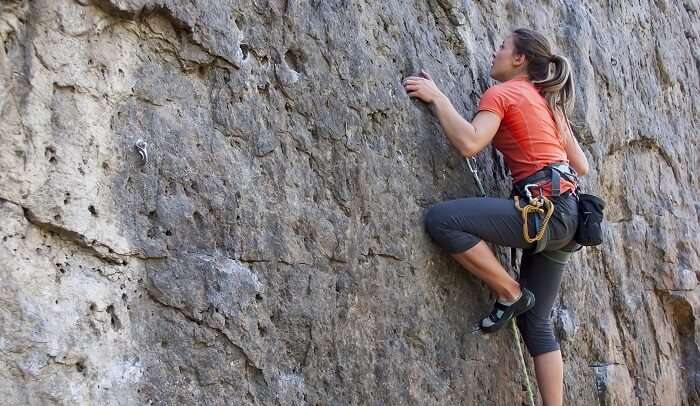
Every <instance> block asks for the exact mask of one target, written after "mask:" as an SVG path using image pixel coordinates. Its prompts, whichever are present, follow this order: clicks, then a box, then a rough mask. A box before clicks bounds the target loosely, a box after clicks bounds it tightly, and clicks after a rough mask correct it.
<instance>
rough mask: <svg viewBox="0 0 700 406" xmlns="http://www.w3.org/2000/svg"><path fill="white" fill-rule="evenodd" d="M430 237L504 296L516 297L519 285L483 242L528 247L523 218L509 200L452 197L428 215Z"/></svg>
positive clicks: (427, 222) (427, 224) (502, 297)
mask: <svg viewBox="0 0 700 406" xmlns="http://www.w3.org/2000/svg"><path fill="white" fill-rule="evenodd" d="M425 226H426V229H427V231H428V234H429V235H430V237H431V238H432V239H433V240H434V241H435V242H436V243H437V244H438V245H440V246H441V247H442V248H444V249H445V250H447V251H448V252H449V253H450V254H451V255H452V257H453V258H455V260H457V262H459V264H460V265H462V267H464V268H465V269H466V270H468V271H469V272H471V273H472V274H474V275H475V276H476V277H478V278H479V279H481V280H483V281H484V282H485V283H486V284H487V285H488V286H489V287H490V288H491V289H492V290H493V291H494V292H495V293H496V294H497V295H498V297H499V298H501V299H507V300H508V299H514V298H517V297H518V296H519V295H520V287H519V284H518V282H516V281H515V280H514V279H513V278H512V277H511V276H510V275H509V274H508V272H506V270H505V269H504V268H503V266H502V265H501V263H500V262H499V261H498V259H497V258H496V256H495V255H494V254H493V252H492V251H491V249H490V248H489V247H488V246H487V245H486V244H485V243H484V241H488V242H491V243H495V244H498V245H503V246H509V247H516V248H528V247H529V246H530V244H528V243H527V242H526V241H525V240H524V238H523V232H522V227H523V220H522V217H521V215H520V212H518V210H517V209H516V208H515V206H514V205H513V201H512V200H510V199H497V198H490V197H483V198H467V199H457V200H450V201H447V202H442V203H438V204H436V205H434V206H433V207H431V208H430V210H429V211H428V212H427V213H426V215H425Z"/></svg>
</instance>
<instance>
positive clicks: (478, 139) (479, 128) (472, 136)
mask: <svg viewBox="0 0 700 406" xmlns="http://www.w3.org/2000/svg"><path fill="white" fill-rule="evenodd" d="M421 72H422V74H423V76H424V77H416V76H410V77H408V78H406V79H405V80H404V82H403V84H404V87H405V88H406V91H407V92H408V95H409V96H410V97H415V98H417V99H419V100H421V101H424V102H426V103H429V104H431V105H432V106H433V108H434V110H435V115H437V117H438V120H439V121H440V125H441V126H442V129H443V131H444V132H445V135H446V136H447V138H448V139H449V140H450V143H451V144H452V145H453V146H454V147H455V148H457V150H458V151H459V152H460V154H462V155H463V156H464V157H467V158H469V157H472V156H474V155H476V154H477V153H478V152H479V151H481V150H482V149H484V148H485V147H486V146H487V145H488V144H489V143H490V142H491V140H492V139H493V137H494V136H495V135H496V132H497V131H498V127H499V126H500V125H501V118H500V117H499V116H498V114H496V113H492V112H490V111H480V112H479V113H477V115H476V117H474V120H472V122H471V123H470V122H469V121H467V120H465V119H464V118H463V117H462V116H461V115H460V114H459V113H458V112H457V110H455V108H454V106H452V103H451V102H450V99H448V98H447V96H445V95H444V94H443V93H442V92H441V91H440V89H438V88H437V85H435V82H433V79H432V78H431V77H430V75H429V74H428V73H427V72H425V71H421Z"/></svg>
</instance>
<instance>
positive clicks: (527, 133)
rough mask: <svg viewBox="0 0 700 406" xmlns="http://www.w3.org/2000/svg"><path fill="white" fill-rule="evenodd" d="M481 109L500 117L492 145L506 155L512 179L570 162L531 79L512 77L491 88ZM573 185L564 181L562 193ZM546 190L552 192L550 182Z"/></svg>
mask: <svg viewBox="0 0 700 406" xmlns="http://www.w3.org/2000/svg"><path fill="white" fill-rule="evenodd" d="M479 111H490V112H493V113H496V114H498V116H499V117H500V118H501V126H500V127H499V128H498V132H497V133H496V135H495V136H494V138H493V145H494V146H495V147H496V149H497V150H499V151H500V152H501V153H502V154H503V159H504V160H505V162H506V165H508V169H510V172H511V174H512V176H513V182H518V181H520V180H522V179H525V178H527V177H528V176H530V175H532V174H533V173H535V172H537V171H538V170H540V169H542V168H544V167H545V166H547V165H549V164H551V163H555V162H568V158H567V156H566V151H565V150H564V141H563V139H562V137H561V135H560V134H559V129H558V128H557V124H556V121H554V116H553V115H552V113H551V110H550V109H549V106H547V101H546V100H545V99H544V97H542V95H541V94H540V92H539V91H538V90H537V88H536V87H535V85H534V84H532V82H530V81H529V80H527V79H519V78H518V79H512V80H509V81H507V82H503V83H499V84H497V85H495V86H492V87H490V88H489V89H488V90H486V92H485V93H484V95H483V96H482V97H481V100H480V101H479ZM574 188H575V187H574V185H573V184H572V183H570V182H568V181H566V180H564V179H562V180H561V193H564V192H566V191H568V190H573V189H574ZM544 192H545V195H547V196H549V195H550V194H551V185H550V182H548V183H547V184H546V185H545V186H544Z"/></svg>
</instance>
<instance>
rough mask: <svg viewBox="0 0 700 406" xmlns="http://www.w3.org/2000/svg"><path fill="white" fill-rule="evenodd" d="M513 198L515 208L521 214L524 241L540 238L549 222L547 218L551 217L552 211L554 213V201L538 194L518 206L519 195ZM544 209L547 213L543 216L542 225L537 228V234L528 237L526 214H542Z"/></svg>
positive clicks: (533, 240) (530, 241)
mask: <svg viewBox="0 0 700 406" xmlns="http://www.w3.org/2000/svg"><path fill="white" fill-rule="evenodd" d="M514 200H515V208H516V209H518V211H520V213H521V214H522V215H523V237H524V238H525V241H527V242H528V243H533V242H535V241H539V240H541V239H542V236H543V235H544V232H545V231H546V230H547V223H549V219H550V218H551V217H552V213H554V203H552V201H551V200H549V199H547V198H546V197H544V196H539V197H536V198H533V199H530V203H528V204H527V205H526V206H524V207H520V198H519V196H515V197H514ZM543 207H544V208H543ZM545 209H546V211H547V214H546V215H545V216H544V220H543V221H542V226H541V227H540V229H539V230H537V234H535V237H534V238H533V237H530V233H529V231H528V229H527V226H528V222H527V216H528V215H529V214H530V213H539V214H542V213H544V212H545Z"/></svg>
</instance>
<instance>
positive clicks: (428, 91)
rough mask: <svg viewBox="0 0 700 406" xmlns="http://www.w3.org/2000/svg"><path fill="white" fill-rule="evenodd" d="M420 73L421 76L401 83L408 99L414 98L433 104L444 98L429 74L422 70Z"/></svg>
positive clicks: (408, 78) (410, 77)
mask: <svg viewBox="0 0 700 406" xmlns="http://www.w3.org/2000/svg"><path fill="white" fill-rule="evenodd" d="M420 72H421V76H409V77H407V78H406V79H404V81H403V87H404V88H405V89H406V92H407V93H408V95H409V97H415V98H417V99H419V100H421V101H424V102H426V103H433V102H434V101H435V100H436V99H437V98H438V97H444V94H442V92H441V91H440V89H438V87H437V85H436V84H435V82H433V78H432V77H430V74H429V73H428V72H426V71H425V70H424V69H421V71H420Z"/></svg>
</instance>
